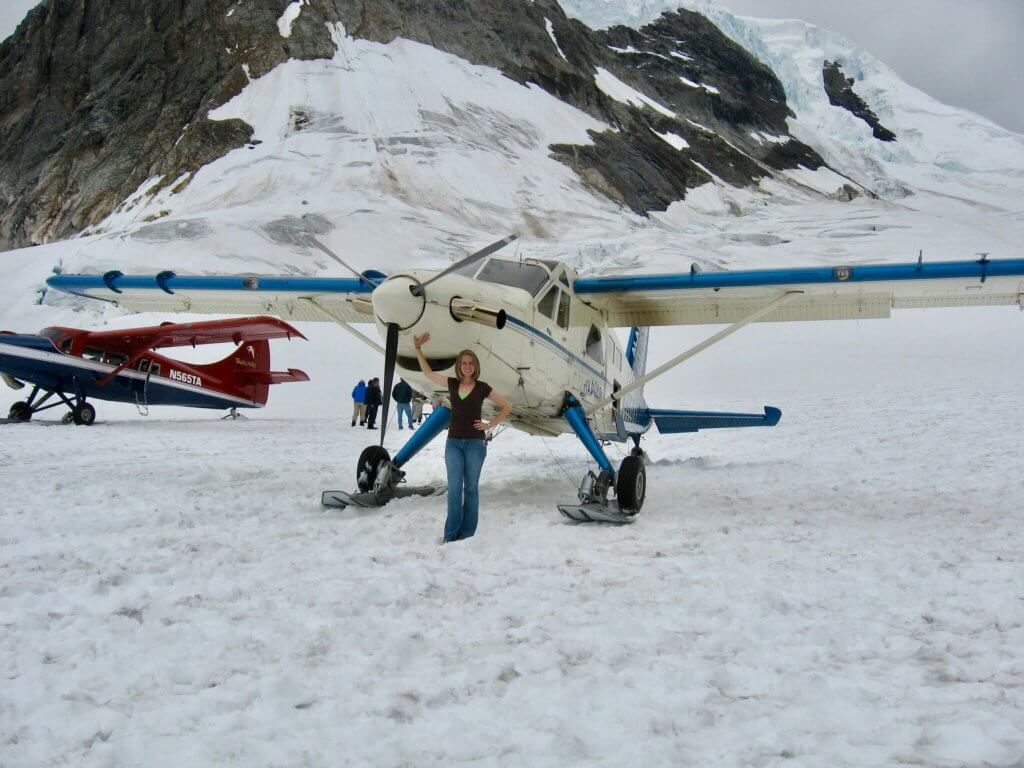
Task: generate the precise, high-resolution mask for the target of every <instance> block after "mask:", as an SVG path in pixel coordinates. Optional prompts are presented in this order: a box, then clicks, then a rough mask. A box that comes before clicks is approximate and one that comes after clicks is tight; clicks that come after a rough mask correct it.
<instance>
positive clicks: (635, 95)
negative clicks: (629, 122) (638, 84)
mask: <svg viewBox="0 0 1024 768" xmlns="http://www.w3.org/2000/svg"><path fill="white" fill-rule="evenodd" d="M596 70H597V74H596V75H595V77H594V83H595V84H596V85H597V87H598V88H600V89H601V90H602V91H603V92H604V93H606V94H608V95H609V96H611V97H612V98H613V99H615V100H616V101H618V102H620V103H622V104H632V105H633V106H634V107H644V106H648V107H650V108H651V109H653V110H654V111H656V112H660V113H661V114H663V115H665V117H675V116H676V113H675V112H673V111H672V110H671V109H669V108H668V107H665V106H662V105H661V104H659V103H658V102H656V101H655V100H654V99H652V98H651V97H649V96H647V95H645V94H643V93H641V92H640V91H638V90H636V89H635V88H633V87H632V86H629V85H626V84H625V83H624V82H622V81H621V80H619V78H617V77H616V76H615V75H613V74H612V73H611V72H609V71H608V70H607V69H605V68H604V67H596Z"/></svg>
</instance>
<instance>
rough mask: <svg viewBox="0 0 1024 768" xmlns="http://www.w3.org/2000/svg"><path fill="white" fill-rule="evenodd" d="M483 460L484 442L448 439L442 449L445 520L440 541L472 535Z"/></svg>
mask: <svg viewBox="0 0 1024 768" xmlns="http://www.w3.org/2000/svg"><path fill="white" fill-rule="evenodd" d="M486 458H487V442H486V441H484V440H453V439H451V438H449V439H448V442H447V443H446V444H445V448H444V465H445V468H446V469H447V470H448V519H447V520H445V523H444V540H445V541H456V540H457V539H468V538H469V537H470V536H472V535H473V534H474V533H476V520H477V514H478V512H479V510H480V488H479V486H480V470H481V469H483V467H484V459H486Z"/></svg>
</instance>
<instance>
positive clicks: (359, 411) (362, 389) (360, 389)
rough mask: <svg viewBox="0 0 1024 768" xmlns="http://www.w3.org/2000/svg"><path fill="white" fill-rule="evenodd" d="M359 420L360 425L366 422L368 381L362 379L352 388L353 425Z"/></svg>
mask: <svg viewBox="0 0 1024 768" xmlns="http://www.w3.org/2000/svg"><path fill="white" fill-rule="evenodd" d="M356 421H358V422H359V426H360V427H361V426H363V425H365V424H366V382H365V381H363V380H362V379H360V380H359V383H358V384H356V386H355V389H353V390H352V426H353V427H354V426H355V425H356Z"/></svg>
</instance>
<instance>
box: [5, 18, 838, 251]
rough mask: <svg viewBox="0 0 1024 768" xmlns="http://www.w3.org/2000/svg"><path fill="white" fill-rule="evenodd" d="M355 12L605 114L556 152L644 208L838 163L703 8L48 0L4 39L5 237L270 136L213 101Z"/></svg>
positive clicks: (78, 220) (165, 182)
mask: <svg viewBox="0 0 1024 768" xmlns="http://www.w3.org/2000/svg"><path fill="white" fill-rule="evenodd" d="M337 29H343V30H344V34H345V36H346V37H347V38H349V39H351V40H363V41H369V42H374V43H379V44H390V43H392V42H394V41H396V40H399V39H401V40H408V41H416V42H420V43H423V44H425V45H428V46H431V47H433V48H435V49H437V50H439V51H443V52H446V53H448V54H451V55H453V56H456V57H458V58H459V59H462V60H464V61H467V62H470V63H472V64H474V65H479V66H485V67H491V68H494V69H496V70H498V71H499V72H501V73H502V74H503V75H504V76H505V77H506V78H508V79H509V80H511V81H513V82H515V83H519V84H521V85H524V86H530V87H539V88H541V89H543V90H544V91H546V92H547V93H549V94H551V95H552V96H554V97H555V98H557V99H558V100H560V101H561V102H563V103H564V104H567V105H571V106H572V107H574V108H576V109H577V110H580V111H581V112H583V113H585V114H587V115H589V116H591V117H592V118H594V119H595V120H596V121H598V122H599V123H600V126H595V127H594V128H593V129H591V130H590V137H589V140H583V141H580V142H578V143H555V144H552V145H551V146H550V147H549V152H550V154H551V155H552V156H553V157H554V158H556V159H557V160H559V161H560V162H561V163H564V164H565V165H567V166H568V167H570V168H571V169H572V170H573V171H574V172H575V173H576V174H577V175H578V177H579V178H580V179H581V180H582V181H583V182H584V183H585V184H586V185H587V186H588V187H589V188H591V189H593V190H596V191H597V192H598V193H600V194H601V195H603V196H605V197H607V198H609V199H611V200H613V201H615V202H616V203H618V204H621V205H623V206H625V207H627V208H628V209H630V210H631V211H633V212H635V213H638V214H645V213H647V212H649V211H657V210H664V209H665V208H666V207H667V206H668V205H670V204H671V203H672V202H673V201H676V200H681V199H683V198H684V197H685V196H686V193H687V190H689V189H692V188H694V187H696V186H699V185H701V184H704V183H707V182H708V181H710V180H711V178H712V177H717V178H719V179H722V180H724V181H725V182H727V183H729V184H732V185H736V186H741V187H742V186H747V185H750V184H752V183H754V182H756V181H757V180H758V179H760V178H762V177H764V176H766V175H770V174H772V173H773V172H774V171H776V170H779V169H785V168H794V167H796V166H797V165H803V166H805V167H807V168H812V169H813V168H817V167H819V166H820V165H821V164H822V160H821V158H820V157H819V156H818V154H817V153H816V152H815V151H814V150H812V149H811V148H809V147H808V146H806V145H805V144H803V143H801V142H800V141H797V140H794V139H792V138H791V136H790V134H789V130H788V127H787V118H789V117H790V116H791V115H792V113H791V111H790V110H789V108H788V107H787V104H786V95H785V91H784V89H783V86H782V84H781V83H780V81H779V79H778V78H777V77H776V76H775V74H773V72H772V71H771V69H770V68H769V67H767V66H765V65H764V64H763V63H762V62H760V61H758V60H757V59H756V58H755V57H754V56H752V55H751V54H750V53H748V52H747V51H746V50H745V49H744V48H743V47H742V46H740V45H738V44H737V43H736V42H734V41H732V40H730V39H729V38H728V37H726V36H725V35H724V34H723V33H722V32H721V31H720V30H719V28H718V27H716V26H715V25H714V24H712V23H711V22H710V21H709V20H708V19H707V18H706V17H705V16H702V15H700V14H698V13H694V12H690V11H686V10H680V11H677V12H670V13H666V14H665V15H663V16H661V17H660V18H658V19H656V20H654V21H653V22H652V23H650V24H648V25H646V26H644V27H643V28H641V29H632V28H629V27H625V26H619V27H613V28H610V29H606V30H600V31H597V30H592V29H590V28H589V27H587V26H586V25H585V24H583V23H582V22H581V21H579V20H575V19H570V18H568V17H567V16H566V15H565V13H564V11H563V10H562V7H561V6H560V5H559V4H558V3H556V2H554V0H537V1H536V2H530V3H506V2H500V1H499V0H461V1H460V2H441V1H440V0H370V1H369V2H356V1H355V0H299V1H298V2H290V0H188V1H185V2H183V1H182V0H139V2H134V3H131V4H129V5H128V6H121V5H115V4H110V3H95V2H81V1H80V0H44V1H43V2H42V3H40V5H39V6H38V7H37V8H35V9H34V10H33V11H32V12H31V13H30V14H29V15H28V17H27V18H26V19H25V21H24V22H23V23H22V24H21V25H20V27H19V28H18V30H17V32H16V33H15V34H14V35H13V36H11V37H10V38H8V39H7V40H6V41H4V43H3V44H2V46H0V73H3V74H0V248H2V249H8V248H14V247H20V246H25V245H28V244H32V243H40V242H47V241H52V240H56V239H62V238H67V237H70V236H72V235H74V234H76V233H79V232H81V231H82V230H85V229H86V228H89V227H92V226H95V225H97V224H99V223H100V222H103V221H104V220H105V219H107V218H108V217H109V216H110V215H111V214H112V213H113V212H114V211H115V210H117V209H118V207H119V206H121V205H122V204H123V203H125V201H127V200H129V198H131V197H132V196H133V195H134V194H135V193H136V192H137V191H139V190H140V189H142V188H144V187H145V195H146V196H148V197H152V196H154V195H156V194H158V193H159V192H161V191H163V190H165V189H170V190H171V191H172V192H180V191H182V190H183V189H184V188H185V186H187V185H188V184H189V183H190V182H191V181H192V179H193V176H194V174H195V173H196V172H197V171H199V170H200V169H201V168H203V167H205V166H207V165H209V164H210V163H212V162H213V161H215V160H217V159H218V158H222V157H224V156H225V155H226V154H227V153H229V152H231V151H232V150H236V149H239V148H244V147H246V146H249V147H254V146H256V145H257V144H256V143H257V142H259V141H261V139H260V137H259V136H256V135H255V134H254V127H253V125H251V124H250V123H247V122H246V121H245V120H243V119H240V118H219V119H212V118H211V117H210V113H211V111H214V110H216V109H217V108H218V107H221V106H223V105H224V104H226V103H227V102H229V101H230V100H231V99H232V98H234V97H236V96H238V95H239V94H240V93H241V92H242V91H243V90H244V89H245V88H246V87H247V86H248V85H249V83H250V82H253V81H256V80H259V79H260V78H262V77H264V76H266V75H268V74H269V73H271V72H272V71H273V70H274V69H275V68H277V67H279V66H280V65H282V64H284V63H285V62H286V61H289V60H299V61H317V60H319V61H324V62H326V61H330V60H331V59H332V58H334V57H335V56H336V55H337V52H338V45H337V41H336V39H335V34H336V30H337ZM408 74H409V76H410V77H415V76H417V75H415V74H414V73H408ZM426 76H427V77H429V73H427V74H426ZM310 114H311V113H309V110H307V111H306V112H304V111H303V110H302V109H301V108H299V109H297V110H296V112H295V115H294V119H293V127H294V129H295V130H296V131H300V130H303V129H304V128H308V127H309V125H310V121H311V120H312V119H314V118H313V117H311V116H310ZM681 150H682V151H681ZM154 180H155V181H154ZM158 213H159V212H158V211H157V212H154V213H153V214H151V215H156V214H158Z"/></svg>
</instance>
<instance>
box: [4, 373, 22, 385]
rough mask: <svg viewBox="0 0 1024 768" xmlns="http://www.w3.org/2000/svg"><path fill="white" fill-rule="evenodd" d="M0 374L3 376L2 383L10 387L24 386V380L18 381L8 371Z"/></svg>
mask: <svg viewBox="0 0 1024 768" xmlns="http://www.w3.org/2000/svg"><path fill="white" fill-rule="evenodd" d="M0 376H2V377H3V380H4V383H5V384H6V385H7V386H8V387H10V388H11V389H21V388H22V387H24V386H25V384H24V382H21V381H18V380H17V379H16V378H14V377H13V376H11V375H10V374H9V373H0Z"/></svg>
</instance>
